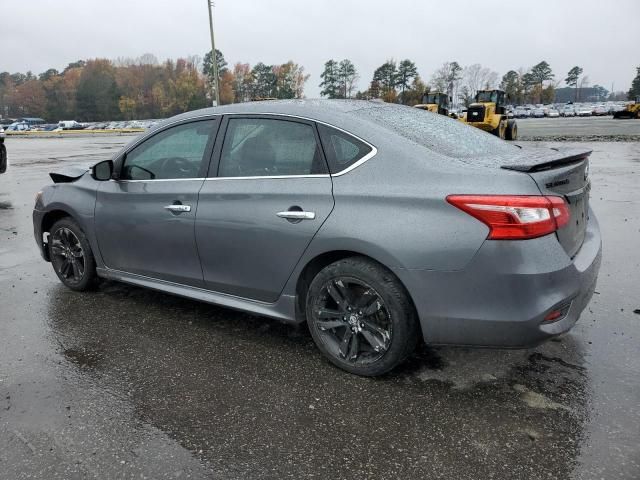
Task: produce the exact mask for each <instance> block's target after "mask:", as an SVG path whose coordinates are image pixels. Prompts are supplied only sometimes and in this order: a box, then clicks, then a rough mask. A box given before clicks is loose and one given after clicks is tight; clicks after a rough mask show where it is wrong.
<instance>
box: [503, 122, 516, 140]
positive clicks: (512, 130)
mask: <svg viewBox="0 0 640 480" xmlns="http://www.w3.org/2000/svg"><path fill="white" fill-rule="evenodd" d="M505 138H506V139H507V140H517V139H518V124H517V123H516V121H515V120H509V121H508V122H507V131H506V132H505Z"/></svg>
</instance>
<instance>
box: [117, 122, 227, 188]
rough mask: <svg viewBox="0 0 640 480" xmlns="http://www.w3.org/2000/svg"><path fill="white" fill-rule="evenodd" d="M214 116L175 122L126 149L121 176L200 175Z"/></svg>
mask: <svg viewBox="0 0 640 480" xmlns="http://www.w3.org/2000/svg"><path fill="white" fill-rule="evenodd" d="M214 125H215V120H205V121H200V122H193V123H187V124H183V125H178V126H175V127H172V128H169V129H167V130H164V131H163V132H160V133H158V134H157V135H154V136H153V137H151V138H150V139H149V140H147V141H145V142H144V143H142V144H140V145H138V146H137V147H135V148H134V149H133V150H131V151H130V152H129V153H127V156H126V158H125V161H124V165H123V167H122V174H121V178H122V179H123V180H163V179H174V178H198V177H201V176H203V175H202V174H201V168H202V167H203V163H202V162H203V161H204V156H205V155H204V154H205V151H206V150H207V144H208V142H209V139H210V137H211V135H212V134H213V131H214Z"/></svg>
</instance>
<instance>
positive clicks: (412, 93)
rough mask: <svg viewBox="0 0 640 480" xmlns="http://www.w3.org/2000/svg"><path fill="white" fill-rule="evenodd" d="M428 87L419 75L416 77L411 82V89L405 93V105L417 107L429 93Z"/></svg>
mask: <svg viewBox="0 0 640 480" xmlns="http://www.w3.org/2000/svg"><path fill="white" fill-rule="evenodd" d="M427 91H428V87H427V85H426V84H425V83H424V82H423V81H422V79H421V78H420V76H419V75H416V76H415V77H414V78H413V81H412V82H411V85H410V87H409V88H408V89H407V90H405V91H404V93H403V95H402V96H403V103H404V104H405V105H411V106H413V105H417V104H418V103H422V97H424V94H425V93H427Z"/></svg>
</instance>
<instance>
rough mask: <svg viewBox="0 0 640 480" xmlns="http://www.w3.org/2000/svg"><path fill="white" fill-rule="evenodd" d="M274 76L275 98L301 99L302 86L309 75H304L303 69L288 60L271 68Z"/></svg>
mask: <svg viewBox="0 0 640 480" xmlns="http://www.w3.org/2000/svg"><path fill="white" fill-rule="evenodd" d="M272 70H273V74H274V75H275V90H274V92H275V97H276V98H302V94H303V91H304V84H305V83H306V81H307V80H308V79H309V75H307V74H305V73H304V67H301V66H300V65H298V64H297V63H294V62H293V61H291V60H289V61H288V62H287V63H283V64H282V65H276V66H274V67H273V68H272Z"/></svg>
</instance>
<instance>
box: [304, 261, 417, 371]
mask: <svg viewBox="0 0 640 480" xmlns="http://www.w3.org/2000/svg"><path fill="white" fill-rule="evenodd" d="M306 317H307V323H308V325H309V330H310V332H311V336H312V337H313V340H314V341H315V343H316V345H317V346H318V348H319V349H320V351H321V352H322V353H323V354H324V355H325V356H326V357H327V358H328V359H329V361H330V362H331V363H333V364H334V365H336V366H338V367H339V368H341V369H343V370H346V371H347V372H350V373H355V374H357V375H363V376H369V377H371V376H377V375H382V374H384V373H387V372H388V371H390V370H392V369H393V368H394V367H396V366H398V365H399V364H400V363H402V362H403V361H404V360H406V358H407V357H408V356H409V355H410V354H411V353H412V352H413V350H414V349H415V346H416V344H417V341H418V339H419V328H418V322H417V319H416V314H415V309H414V307H413V304H412V303H411V300H410V299H409V296H408V294H407V292H406V291H405V289H404V287H403V286H402V284H401V283H400V281H399V280H398V279H397V278H396V277H395V275H393V274H392V273H391V272H389V271H388V270H386V269H385V268H383V267H382V266H380V265H379V264H377V263H375V262H373V261H371V260H368V259H366V258H362V257H350V258H346V259H343V260H339V261H337V262H334V263H332V264H330V265H328V266H327V267H325V268H324V269H323V270H321V271H320V273H318V275H316V277H315V278H314V279H313V281H312V282H311V285H310V286H309V290H308V293H307V299H306Z"/></svg>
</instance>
